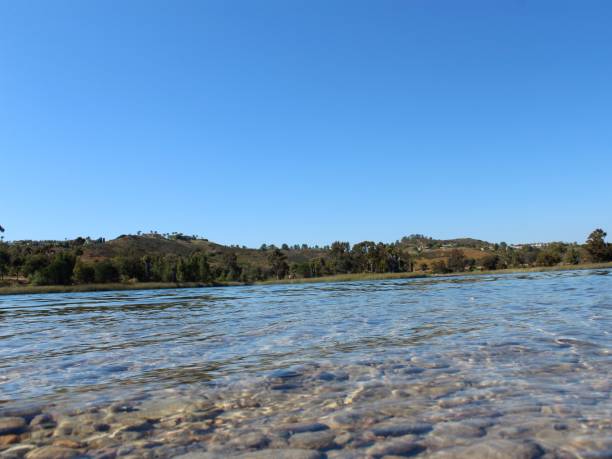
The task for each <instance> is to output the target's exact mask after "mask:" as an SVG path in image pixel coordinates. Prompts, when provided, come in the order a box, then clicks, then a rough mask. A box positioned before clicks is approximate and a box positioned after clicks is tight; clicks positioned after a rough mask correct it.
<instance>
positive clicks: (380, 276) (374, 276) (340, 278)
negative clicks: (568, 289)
mask: <svg viewBox="0 0 612 459" xmlns="http://www.w3.org/2000/svg"><path fill="white" fill-rule="evenodd" d="M608 268H612V262H607V263H582V264H579V265H561V266H536V267H533V268H508V269H496V270H491V271H487V270H484V271H463V272H457V273H447V274H432V273H422V272H405V273H356V274H336V275H335V276H323V277H309V278H301V279H279V280H277V279H271V280H266V281H262V282H257V284H258V285H274V284H303V283H315V282H355V281H368V280H388V279H415V278H416V279H418V278H426V277H448V276H474V275H476V276H477V275H491V274H516V273H539V272H548V271H576V270H581V269H608Z"/></svg>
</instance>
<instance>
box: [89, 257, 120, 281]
mask: <svg viewBox="0 0 612 459" xmlns="http://www.w3.org/2000/svg"><path fill="white" fill-rule="evenodd" d="M94 280H95V282H96V283H98V284H104V283H106V282H119V270H118V269H117V267H116V266H115V265H113V263H112V262H111V261H110V260H102V261H98V262H96V263H94Z"/></svg>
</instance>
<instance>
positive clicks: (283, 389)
mask: <svg viewBox="0 0 612 459" xmlns="http://www.w3.org/2000/svg"><path fill="white" fill-rule="evenodd" d="M611 287H612V273H611V272H610V270H588V271H566V272H553V273H529V274H515V275H508V274H505V275H499V276H495V275H490V276H489V275H487V276H463V277H448V278H427V279H406V280H388V281H365V282H364V281H360V282H345V283H336V284H331V283H318V284H295V285H279V286H245V287H227V288H205V289H177V290H143V291H127V292H95V293H66V294H48V295H18V296H0V413H1V412H4V413H5V414H11V415H15V414H17V415H19V414H20V410H21V412H23V413H26V412H27V411H28V410H30V411H31V412H40V413H50V414H51V416H53V417H54V419H55V420H54V421H53V423H52V424H54V427H53V426H51V424H50V425H49V427H47V429H52V428H55V431H53V434H52V435H54V436H57V435H58V432H56V431H57V430H58V428H57V425H58V424H61V421H62V419H70V417H71V416H72V417H74V416H82V415H83V414H82V413H89V414H88V416H89V417H90V418H92V419H94V418H95V420H96V422H98V421H101V420H104V419H106V421H107V422H108V424H109V426H110V431H111V432H112V431H113V429H115V428H120V427H121V426H123V425H124V424H125V423H126V422H127V421H130V422H132V421H133V417H134V416H135V415H134V413H135V412H136V413H137V412H141V413H146V412H147V411H146V410H147V409H150V407H151V406H153V405H155V404H157V405H159V406H161V405H164V404H165V405H164V406H166V405H167V406H168V408H167V412H164V413H162V414H159V415H158V417H157V418H155V416H153V417H149V418H147V417H146V416H145V414H142V416H141V417H142V418H146V419H148V421H147V422H150V423H151V428H150V429H146V430H145V431H143V432H141V433H142V435H140V434H139V435H133V436H132V437H138V438H131V437H130V438H127V437H125V438H121V436H120V435H119V436H117V435H115V437H117V439H120V441H119V442H118V443H120V444H122V445H124V447H125V444H127V443H129V442H136V443H137V442H138V441H140V442H142V441H144V440H143V438H144V439H149V440H151V441H152V439H157V440H159V439H162V440H161V443H162V444H161V445H158V446H157V447H153V448H149V449H144V448H142V447H135V448H136V451H137V452H136V453H135V452H134V451H132V452H131V453H130V454H136V455H137V456H138V455H141V456H147V455H151V454H153V456H151V457H156V456H155V455H157V457H162V456H170V455H174V454H179V453H184V452H187V451H190V450H203V449H207V450H208V451H209V453H210V454H215V451H216V452H217V453H218V454H221V455H222V456H227V455H228V454H234V453H236V454H238V453H241V452H242V453H244V452H248V451H254V450H259V449H265V448H275V449H279V448H280V449H282V448H288V447H295V446H296V445H295V444H293V443H292V441H294V440H293V439H294V438H298V437H296V435H297V436H299V435H303V434H306V433H308V434H310V435H311V437H313V438H315V437H317V435H318V436H319V437H322V436H324V434H322V433H319V434H316V432H325V435H327V436H328V437H330V438H332V440H330V441H329V442H328V443H329V444H326V443H325V442H324V441H323V442H321V441H319V443H317V444H316V445H315V446H316V447H313V445H312V444H306V445H304V444H301V443H299V442H298V445H297V446H299V447H300V448H298V449H307V450H311V451H313V452H314V453H316V454H321V455H326V456H328V457H335V456H339V455H341V454H344V455H345V456H346V455H347V454H353V455H355V456H354V457H361V456H366V455H370V456H373V457H378V456H380V457H382V456H384V454H383V453H385V454H387V453H389V451H387V450H385V451H386V452H385V451H383V453H380V452H377V451H379V450H384V448H385V445H392V444H393V442H395V443H398V442H400V443H401V442H404V443H405V444H408V443H410V444H412V447H411V448H412V449H410V448H409V447H408V446H406V445H404V450H402V447H401V446H396V449H397V448H399V449H398V450H397V451H395V450H393V448H392V446H389V448H391V450H390V451H391V453H393V451H395V452H396V453H397V452H398V451H400V450H402V451H404V452H403V453H401V451H400V453H401V454H407V455H415V454H422V455H436V454H438V455H440V454H444V453H445V452H450V451H452V452H454V453H453V454H459V453H462V454H466V455H469V454H472V455H474V454H476V453H477V454H479V455H482V451H480V453H478V451H477V452H476V453H474V450H469V449H468V450H466V448H470V447H471V448H489V449H491V448H493V449H495V448H498V449H499V448H501V449H502V450H504V448H510V446H511V445H509V444H507V443H504V442H510V443H512V442H515V443H516V442H518V443H516V445H518V444H519V443H520V445H522V447H525V448H527V449H528V451H527V455H526V456H525V455H523V456H522V457H538V456H541V455H544V454H557V455H563V454H565V455H568V456H567V457H585V456H584V455H588V454H593V457H610V456H606V454H611V455H612V444H610V441H609V439H610V436H611V435H612V430H611V429H612V420H611V419H612V404H611V401H610V388H611V386H610V374H611V373H610V369H611V368H612V356H611V352H612V351H611V350H612V337H611V335H610V334H611V332H612V313H611V310H612V294H611V292H612V290H611ZM168 400H173V401H175V402H176V403H174V402H173V404H168ZM245 400H246V401H245ZM202 401H206V403H208V404H209V405H207V406H208V408H206V410H208V411H206V410H205V411H206V412H207V413H209V416H208V417H207V416H204V415H202V416H200V418H201V419H200V420H199V421H197V422H199V423H200V424H201V423H202V422H204V424H206V426H202V425H199V426H197V428H196V427H194V424H193V423H194V422H196V421H193V422H192V423H191V424H190V423H189V421H185V422H183V427H182V428H183V429H185V430H187V431H188V430H189V429H191V432H192V437H193V441H185V440H181V441H176V442H174V440H170V439H168V438H167V435H169V432H170V431H171V430H172V429H169V428H168V427H167V426H166V427H164V419H166V418H168V419H170V418H172V417H173V416H176V415H177V413H179V412H180V413H185V412H186V410H187V411H189V410H191V411H189V412H190V413H191V412H192V411H193V410H194V409H195V408H193V407H194V406H195V404H196V402H197V403H201V402H202ZM117 403H119V404H123V405H125V406H128V405H129V406H130V408H129V409H127V408H126V409H125V410H124V411H125V412H126V414H125V415H124V418H122V417H121V416H122V414H121V413H122V412H123V411H122V410H117V409H116V406H117ZM113 404H114V405H113ZM113 406H115V408H113ZM147 407H148V408H147ZM212 407H216V408H215V409H217V411H215V410H214V409H213V408H212ZM200 409H203V408H201V407H200ZM211 410H212V411H211ZM219 410H220V411H222V412H219ZM196 411H197V410H196ZM109 413H111V414H109ZM130 413H131V414H130ZM128 414H129V416H128ZM192 414H193V413H192ZM343 416H344V418H346V419H344V418H343ZM351 416H352V417H353V418H354V419H353V418H351ZM30 417H31V416H30ZM196 417H197V416H196ZM26 418H27V416H26ZM342 419H344V421H343V420H342ZM28 420H29V419H28ZM91 422H92V423H93V422H94V421H91ZM304 422H306V423H308V422H310V423H311V424H313V423H319V424H320V425H323V426H325V429H323V428H320V430H317V429H315V430H314V431H311V430H312V429H314V427H312V428H311V430H309V429H306V431H304V432H297V433H296V432H292V431H290V432H289V433H287V432H285V431H284V430H283V429H284V428H285V427H283V426H286V425H288V424H292V423H304ZM393 422H395V423H396V424H402V423H403V424H404V425H406V424H407V423H417V424H419V423H420V425H421V426H425V427H423V428H422V429H413V431H411V430H410V429H404V430H402V429H399V430H396V431H393V432H392V433H389V432H388V431H385V430H384V429H382V430H381V429H378V430H376V429H377V428H376V426H377V425H379V424H381V423H382V424H383V427H384V423H387V424H389V423H393ZM179 424H180V423H179ZM177 425H178V424H177ZM313 425H314V424H313ZM468 427H469V428H468ZM173 428H176V425H175V426H173ZM198 429H199V430H198ZM445 429H446V430H445ZM449 429H450V432H451V433H449ZM462 429H463V430H462ZM470 429H471V430H470ZM34 430H35V429H34V427H28V430H27V431H25V432H23V433H22V434H21V435H22V437H23V438H22V441H21V442H22V443H25V444H32V445H36V446H42V445H44V444H46V443H45V442H46V441H47V440H44V439H43V440H38V443H37V442H36V441H33V438H34V435H33V433H32V432H33V431H34ZM196 431H198V432H199V433H197V434H196V433H194V432H196ZM49 432H51V430H49ZM247 433H248V434H251V435H255V434H257V435H261V436H263V437H265V438H266V440H265V441H263V440H262V442H260V443H258V442H254V443H253V444H248V442H247V444H240V443H239V442H238V443H236V438H237V437H240V436H244V435H245V434H247ZM331 433H333V435H331ZM59 434H61V435H64V436H66V435H65V432H59ZM49 435H51V434H49ZM70 435H71V436H72V437H79V438H80V440H81V441H83V438H85V437H86V435H85V434H80V433H75V432H70ZM70 435H69V436H70ZM330 435H331V436H330ZM342 435H348V436H345V437H342ZM542 436H543V437H542ZM111 437H112V438H115V437H113V435H112V434H111V433H109V438H111ZM44 438H47V437H44ZM48 438H52V437H48ZM296 441H297V440H296ZM304 441H305V440H304ZM313 441H314V440H313ZM173 442H174V443H173ZM491 442H493V443H491ZM495 442H497V443H495ZM499 442H501V443H499ZM315 443H316V442H315ZM109 445H110V446H109ZM109 445H104V448H107V449H108V448H111V449H112V448H114V447H118V446H117V445H115V446H113V442H112V441H110V442H109ZM321 445H322V446H321ZM483 445H484V446H483ZM500 445H501V446H500ZM516 445H514V448H515V450H516V448H517V446H516ZM525 445H527V446H525ZM13 448H15V447H13ZM80 448H81V449H79V452H80V453H81V454H89V455H95V452H96V451H98V450H102V449H104V448H102V447H101V446H100V445H97V446H96V445H93V446H92V445H91V444H88V443H87V442H84V443H83V442H82V443H81V446H80ZM139 448H140V449H139ZM376 448H378V450H377V449H376ZM462 448H463V449H462ZM529 448H531V449H529ZM294 449H295V448H294ZM519 449H520V448H519ZM152 451H157V452H156V453H153V452H152ZM145 452H146V454H145ZM115 453H117V451H115ZM119 455H121V454H119ZM572 455H575V456H572ZM346 457H349V456H346ZM350 457H353V456H350ZM551 457H553V456H551Z"/></svg>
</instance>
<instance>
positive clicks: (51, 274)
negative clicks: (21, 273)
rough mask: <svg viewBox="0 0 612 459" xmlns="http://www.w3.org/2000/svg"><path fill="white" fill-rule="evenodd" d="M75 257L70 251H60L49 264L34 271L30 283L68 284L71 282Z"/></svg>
mask: <svg viewBox="0 0 612 459" xmlns="http://www.w3.org/2000/svg"><path fill="white" fill-rule="evenodd" d="M75 261H76V258H75V256H74V255H72V254H71V253H66V252H60V253H58V254H57V255H55V256H54V257H53V260H52V261H51V263H49V265H47V266H45V267H44V268H42V269H40V270H38V271H36V273H35V274H34V277H33V278H32V283H33V284H37V285H68V284H70V283H71V282H72V271H73V270H74V264H75Z"/></svg>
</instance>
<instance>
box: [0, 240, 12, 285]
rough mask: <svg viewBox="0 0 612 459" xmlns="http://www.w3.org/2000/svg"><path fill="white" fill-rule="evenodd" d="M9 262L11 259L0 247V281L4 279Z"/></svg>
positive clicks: (6, 251)
mask: <svg viewBox="0 0 612 459" xmlns="http://www.w3.org/2000/svg"><path fill="white" fill-rule="evenodd" d="M3 245H4V244H3ZM10 262H11V257H10V255H9V253H8V250H6V249H4V247H1V246H0V279H4V274H5V273H6V272H7V271H8V267H9V264H10Z"/></svg>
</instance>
